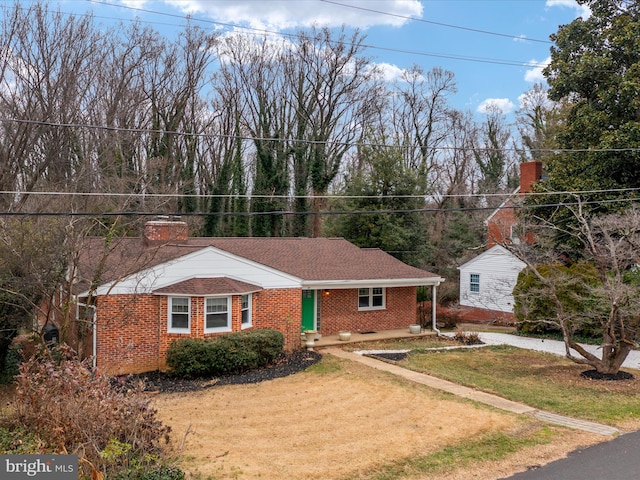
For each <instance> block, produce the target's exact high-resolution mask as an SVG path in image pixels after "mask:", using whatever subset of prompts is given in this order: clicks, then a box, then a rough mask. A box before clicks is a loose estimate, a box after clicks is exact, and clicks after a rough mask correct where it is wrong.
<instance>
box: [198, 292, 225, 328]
mask: <svg viewBox="0 0 640 480" xmlns="http://www.w3.org/2000/svg"><path fill="white" fill-rule="evenodd" d="M230 300H231V299H230V297H213V298H207V299H206V301H205V314H204V331H205V332H220V331H225V332H226V331H230V330H231V307H230V303H231V302H230Z"/></svg>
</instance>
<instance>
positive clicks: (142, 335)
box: [96, 295, 160, 374]
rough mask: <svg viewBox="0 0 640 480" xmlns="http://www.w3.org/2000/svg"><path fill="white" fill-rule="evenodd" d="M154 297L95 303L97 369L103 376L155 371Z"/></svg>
mask: <svg viewBox="0 0 640 480" xmlns="http://www.w3.org/2000/svg"><path fill="white" fill-rule="evenodd" d="M159 303H160V297H156V296H154V295H109V296H103V297H100V298H99V299H98V310H97V313H98V316H97V349H96V350H97V351H96V359H97V365H98V367H99V368H100V369H101V370H102V371H103V372H105V373H107V374H122V373H139V372H146V371H153V370H157V369H158V367H159V363H158V344H159V338H160V331H159V325H158V313H159V310H158V305H159Z"/></svg>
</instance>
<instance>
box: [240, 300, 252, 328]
mask: <svg viewBox="0 0 640 480" xmlns="http://www.w3.org/2000/svg"><path fill="white" fill-rule="evenodd" d="M241 302H242V307H241V313H242V328H247V327H250V326H251V294H250V293H249V294H247V295H242V300H241Z"/></svg>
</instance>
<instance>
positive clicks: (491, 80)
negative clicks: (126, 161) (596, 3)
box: [59, 0, 589, 114]
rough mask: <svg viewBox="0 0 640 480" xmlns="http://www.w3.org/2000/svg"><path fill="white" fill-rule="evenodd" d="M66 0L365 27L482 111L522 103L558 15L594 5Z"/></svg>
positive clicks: (388, 65) (562, 18) (387, 64)
mask: <svg viewBox="0 0 640 480" xmlns="http://www.w3.org/2000/svg"><path fill="white" fill-rule="evenodd" d="M59 4H60V8H61V10H63V11H75V12H84V11H86V10H88V9H90V10H92V11H93V13H94V14H95V15H96V16H97V17H98V20H99V21H111V20H112V19H114V18H120V19H124V20H128V19H131V18H135V17H138V18H139V19H141V20H143V21H146V22H150V24H151V25H152V26H153V27H154V28H156V29H157V30H159V31H161V32H162V33H165V34H167V35H171V34H172V32H175V30H176V28H177V27H179V26H180V25H182V24H184V20H183V19H181V18H180V17H181V16H185V15H187V14H189V15H191V16H192V17H193V18H194V19H201V20H204V21H205V22H204V23H201V24H200V25H201V26H204V27H205V28H212V29H222V30H223V31H224V30H231V29H232V27H231V26H230V25H238V26H249V27H252V28H257V29H265V30H268V31H272V32H281V31H287V32H290V31H294V30H295V29H299V28H304V27H307V26H310V25H312V24H317V25H322V26H329V27H339V26H340V25H342V24H345V25H346V26H347V27H357V28H360V29H361V30H362V31H363V32H364V33H365V35H366V36H367V38H366V40H365V43H366V44H367V45H370V46H371V47H372V48H370V49H368V54H369V55H370V56H372V57H374V59H375V61H376V62H379V63H380V64H381V65H382V66H383V67H384V68H385V70H386V72H387V74H388V75H389V76H390V77H392V76H394V75H399V74H400V73H401V71H402V69H406V68H409V67H411V66H412V65H413V64H418V65H420V66H421V67H423V68H424V69H425V70H429V69H431V68H433V67H442V68H444V69H447V70H450V71H452V72H453V73H454V74H455V77H456V83H457V86H458V93H457V94H456V95H454V96H453V97H451V102H452V104H453V106H455V107H456V108H459V109H463V110H469V111H473V112H477V113H479V114H481V113H482V111H483V109H484V108H485V106H486V105H487V104H488V103H492V104H494V105H497V106H499V107H500V108H501V109H502V111H503V113H505V114H510V113H513V112H514V111H515V110H517V109H518V107H519V102H518V98H519V96H520V95H522V94H523V93H524V92H526V91H527V90H529V89H530V88H531V87H532V86H533V84H534V82H536V81H542V80H543V78H542V76H541V65H543V64H544V62H545V61H547V60H548V57H549V48H550V46H551V44H550V43H549V35H550V34H552V33H554V32H556V31H557V29H558V26H559V25H562V24H566V23H569V22H571V21H573V20H574V19H575V18H577V17H579V16H586V15H588V14H589V12H588V10H586V9H585V8H584V7H581V6H579V5H578V4H577V3H576V2H575V1H574V0H96V1H90V0H60V3H59ZM154 12H159V13H164V14H165V15H159V14H157V13H154ZM166 14H170V16H169V15H166ZM102 18H104V19H106V20H103V19H102ZM208 22H219V23H217V24H216V23H208ZM222 24H226V26H223V25H222ZM373 47H378V48H373Z"/></svg>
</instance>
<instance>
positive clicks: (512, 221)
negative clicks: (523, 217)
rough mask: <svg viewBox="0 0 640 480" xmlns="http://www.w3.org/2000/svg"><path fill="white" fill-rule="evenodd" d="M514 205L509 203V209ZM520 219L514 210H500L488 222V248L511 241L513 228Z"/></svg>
mask: <svg viewBox="0 0 640 480" xmlns="http://www.w3.org/2000/svg"><path fill="white" fill-rule="evenodd" d="M510 205H512V203H511V202H507V205H506V206H507V207H508V206H510ZM517 222H518V219H517V218H516V213H515V209H514V208H502V209H500V210H498V211H497V212H496V213H495V215H494V216H493V217H491V219H490V220H489V221H488V222H487V248H491V247H493V246H494V245H496V244H505V243H509V242H510V241H511V227H512V226H513V225H516V223H517Z"/></svg>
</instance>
